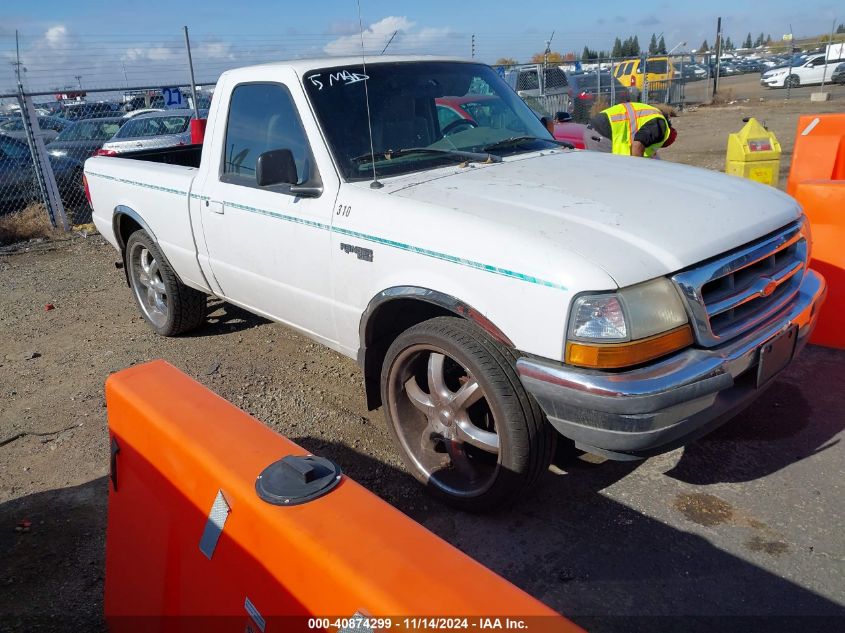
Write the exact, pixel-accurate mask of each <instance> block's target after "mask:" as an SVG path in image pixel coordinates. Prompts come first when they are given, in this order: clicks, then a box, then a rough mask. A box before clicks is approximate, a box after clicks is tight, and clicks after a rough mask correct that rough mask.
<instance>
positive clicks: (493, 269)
mask: <svg viewBox="0 0 845 633" xmlns="http://www.w3.org/2000/svg"><path fill="white" fill-rule="evenodd" d="M87 175H89V176H96V177H97V178H104V179H106V180H112V181H114V182H119V183H122V184H126V185H133V186H136V187H143V188H145V189H152V190H154V191H161V192H163V193H172V194H175V195H179V196H183V197H184V196H188V195H190V197H191V198H194V199H195V200H208V199H209V197H208V196H203V195H200V194H197V193H191V194H188V192H187V191H181V190H179V189H171V188H169V187H161V186H158V185H151V184H148V183H145V182H138V181H136V180H129V179H126V178H116V177H114V176H107V175H106V174H98V173H95V172H88V174H87ZM224 204H225V205H226V206H227V207H232V208H234V209H240V210H241V211H247V212H249V213H256V214H258V215H264V216H267V217H271V218H276V219H277V220H283V221H285V222H291V223H293V224H300V225H302V226H308V227H311V228H315V229H319V230H322V231H329V232H331V233H337V234H339V235H346V236H348V237H354V238H358V239H361V240H365V241H367V242H373V243H375V244H381V245H383V246H389V247H390V248H396V249H399V250H403V251H407V252H409V253H415V254H417V255H423V256H425V257H431V258H433V259H439V260H441V261H445V262H450V263H452V264H459V265H461V266H467V267H468V268H474V269H476V270H482V271H484V272H488V273H492V274H495V275H502V276H503V277H509V278H511V279H518V280H520V281H525V282H528V283H532V284H537V285H539V286H545V287H547V288H555V289H557V290H566V289H567V288H566V286H562V285H560V284H557V283H555V282H553V281H547V280H545V279H540V278H538V277H533V276H532V275H525V274H523V273H519V272H515V271H513V270H508V269H507V268H500V267H499V266H492V265H490V264H484V263H482V262H477V261H474V260H471V259H464V258H463V257H458V256H456V255H449V254H448V253H440V252H438V251H432V250H429V249H427V248H422V247H420V246H414V245H412V244H405V243H403V242H397V241H395V240H390V239H387V238H384V237H379V236H377V235H369V234H367V233H359V232H358V231H352V230H350V229H345V228H343V227H339V226H331V225H329V224H323V223H322V222H314V221H313V220H306V219H304V218H298V217H295V216H291V215H285V214H283V213H279V212H277V211H270V210H268V209H259V208H257V207H251V206H248V205H245V204H240V203H236V202H224Z"/></svg>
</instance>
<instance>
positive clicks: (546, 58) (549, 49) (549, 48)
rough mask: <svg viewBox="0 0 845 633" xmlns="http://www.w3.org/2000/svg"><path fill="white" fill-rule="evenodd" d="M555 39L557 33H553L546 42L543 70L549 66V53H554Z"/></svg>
mask: <svg viewBox="0 0 845 633" xmlns="http://www.w3.org/2000/svg"><path fill="white" fill-rule="evenodd" d="M554 37H555V32H554V31H552V34H551V35H549V39H547V40H546V50H544V51H543V70H545V69H546V67H547V66H548V65H549V53H551V52H552V40H553V39H554Z"/></svg>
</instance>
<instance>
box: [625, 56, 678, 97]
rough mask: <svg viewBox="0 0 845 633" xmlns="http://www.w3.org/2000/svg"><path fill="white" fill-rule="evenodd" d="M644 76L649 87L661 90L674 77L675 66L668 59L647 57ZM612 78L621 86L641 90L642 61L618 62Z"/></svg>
mask: <svg viewBox="0 0 845 633" xmlns="http://www.w3.org/2000/svg"><path fill="white" fill-rule="evenodd" d="M646 75H647V76H648V83H649V86H653V87H654V88H655V89H661V85H662V87H663V88H665V86H666V85H667V84H668V83H669V82H670V81H671V80H672V77H674V76H675V66H674V64H673V63H672V60H671V59H669V58H668V57H649V58H648V60H646ZM613 76H614V77H616V79H617V80H618V81H619V82H620V83H621V84H622V85H623V86H627V87H629V88H636V89H637V91H641V90H642V89H643V61H642V59H639V58H638V59H629V60H626V61H621V62H619V65H618V66H616V67H615V69H614V71H613Z"/></svg>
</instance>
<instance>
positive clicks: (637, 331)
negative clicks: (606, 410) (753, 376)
mask: <svg viewBox="0 0 845 633" xmlns="http://www.w3.org/2000/svg"><path fill="white" fill-rule="evenodd" d="M570 314H571V316H570V319H569V329H568V337H567V342H566V350H565V359H566V362H567V363H570V364H572V365H579V366H581V367H594V368H604V369H612V368H619V367H627V366H630V365H636V364H638V363H642V362H646V361H649V360H652V359H654V358H657V357H659V356H663V355H665V354H668V353H670V352H673V351H676V350H678V349H682V348H684V347H687V346H688V345H690V344H691V343H692V340H693V338H692V330H691V329H690V327H689V320H688V318H687V314H686V311H685V310H684V305H683V303H682V301H681V298H680V296H679V295H678V292H677V290H676V289H675V286H674V285H673V284H672V282H671V281H669V280H668V279H665V278H660V279H655V280H653V281H649V282H646V283H643V284H638V285H636V286H630V287H628V288H623V289H622V290H619V291H618V292H614V293H602V294H588V295H581V296H580V297H578V298H576V299H575V301H574V302H573V304H572V310H571V312H570Z"/></svg>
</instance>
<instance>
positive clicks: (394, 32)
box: [381, 31, 399, 55]
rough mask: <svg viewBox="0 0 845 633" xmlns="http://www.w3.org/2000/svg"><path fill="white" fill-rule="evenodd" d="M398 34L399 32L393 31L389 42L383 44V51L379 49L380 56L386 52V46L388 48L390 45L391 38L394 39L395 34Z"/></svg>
mask: <svg viewBox="0 0 845 633" xmlns="http://www.w3.org/2000/svg"><path fill="white" fill-rule="evenodd" d="M398 32H399V31H393V35H391V36H390V39H389V40H387V44H385V45H384V48H383V49H381V54H382V55H384V51H386V50H387V47H388V46H390V43H391V42H392V41H393V38H394V37H396V34H397V33H398Z"/></svg>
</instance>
